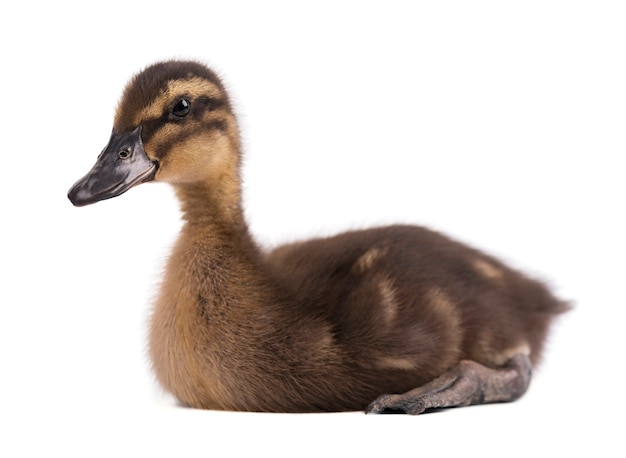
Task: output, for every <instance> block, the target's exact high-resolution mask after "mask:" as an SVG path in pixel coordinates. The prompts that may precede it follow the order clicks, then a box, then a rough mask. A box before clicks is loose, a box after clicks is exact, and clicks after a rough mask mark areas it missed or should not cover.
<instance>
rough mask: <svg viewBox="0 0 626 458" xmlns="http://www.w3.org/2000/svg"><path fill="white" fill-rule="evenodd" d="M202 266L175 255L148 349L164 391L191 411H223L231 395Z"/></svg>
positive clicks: (151, 328)
mask: <svg viewBox="0 0 626 458" xmlns="http://www.w3.org/2000/svg"><path fill="white" fill-rule="evenodd" d="M202 264H203V262H202V261H199V258H198V257H194V256H181V253H180V252H177V251H175V252H174V254H173V256H172V257H171V259H170V261H169V263H168V266H167V274H166V275H165V278H164V280H163V283H162V286H161V292H160V295H159V297H158V299H157V301H156V303H155V306H154V311H153V314H152V317H151V323H150V337H149V348H150V357H151V359H152V365H153V369H154V372H155V374H156V376H157V378H158V380H159V382H160V383H161V384H162V386H163V387H164V388H165V389H166V390H167V391H169V392H171V393H172V394H173V395H174V396H175V397H176V398H177V399H178V400H179V401H180V402H182V403H183V404H186V405H191V406H196V407H203V408H213V409H215V408H224V406H226V405H228V399H227V395H226V393H227V390H226V389H225V388H224V387H223V384H222V383H220V380H221V379H222V378H223V377H221V374H220V369H219V368H220V365H219V363H218V360H219V355H218V353H219V348H218V347H217V345H218V341H219V336H216V335H215V332H216V329H215V326H213V324H212V322H211V320H209V319H208V318H207V315H206V314H207V308H208V307H209V305H210V304H209V302H210V301H211V298H210V297H206V296H207V294H206V292H205V291H204V290H205V289H206V284H205V283H206V278H203V277H202V276H203V275H206V273H201V268H202Z"/></svg>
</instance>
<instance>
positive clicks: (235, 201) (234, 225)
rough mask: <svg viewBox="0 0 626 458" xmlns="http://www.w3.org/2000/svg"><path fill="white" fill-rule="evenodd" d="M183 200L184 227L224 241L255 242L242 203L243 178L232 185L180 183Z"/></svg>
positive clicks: (181, 199)
mask: <svg viewBox="0 0 626 458" xmlns="http://www.w3.org/2000/svg"><path fill="white" fill-rule="evenodd" d="M175 190H176V194H177V196H178V198H179V200H180V204H181V210H182V214H183V215H182V217H183V220H184V221H185V226H184V228H183V230H184V231H187V232H188V233H189V234H194V235H196V236H202V238H203V239H205V240H206V237H204V236H210V239H213V240H215V241H216V242H217V243H219V244H220V245H233V244H234V245H239V244H244V245H246V248H249V247H251V246H254V242H253V241H252V238H251V236H250V234H249V231H248V225H247V223H246V221H245V218H244V213H243V209H242V206H241V190H240V184H239V180H233V183H231V185H230V186H229V187H224V186H222V187H218V188H214V187H213V186H211V185H210V184H208V183H190V184H180V185H177V186H176V187H175Z"/></svg>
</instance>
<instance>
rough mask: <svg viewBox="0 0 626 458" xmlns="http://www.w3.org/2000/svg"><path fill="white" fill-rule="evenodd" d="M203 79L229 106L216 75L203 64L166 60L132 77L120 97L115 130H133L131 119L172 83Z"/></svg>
mask: <svg viewBox="0 0 626 458" xmlns="http://www.w3.org/2000/svg"><path fill="white" fill-rule="evenodd" d="M194 77H199V78H203V79H205V80H207V81H209V82H211V83H212V84H214V85H215V86H216V87H217V88H218V89H219V90H220V92H222V93H223V94H224V100H222V104H224V103H225V104H228V99H227V98H226V97H227V96H226V92H225V90H224V86H223V85H222V82H221V81H220V79H219V78H218V76H217V75H216V74H215V73H214V72H213V71H212V70H210V69H209V68H207V67H205V66H204V65H202V64H200V63H198V62H193V61H167V62H159V63H156V64H153V65H151V66H149V67H147V68H146V69H144V70H143V71H142V72H140V73H138V74H137V75H135V76H134V77H133V79H132V80H131V81H130V83H129V84H128V86H126V89H125V91H124V94H123V95H122V102H121V104H120V107H119V109H118V114H119V118H118V119H117V127H118V129H119V130H120V131H125V130H128V129H133V128H135V127H136V126H133V125H132V123H133V118H134V116H135V115H136V114H137V113H138V112H139V111H141V110H142V109H143V108H145V107H147V106H148V105H149V104H150V103H152V102H153V101H154V100H156V99H157V98H158V97H159V96H160V95H161V94H163V92H164V91H165V90H166V88H167V85H168V83H169V82H170V81H173V80H186V79H191V78H194Z"/></svg>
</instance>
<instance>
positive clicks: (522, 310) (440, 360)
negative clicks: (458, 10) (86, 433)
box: [70, 61, 567, 412]
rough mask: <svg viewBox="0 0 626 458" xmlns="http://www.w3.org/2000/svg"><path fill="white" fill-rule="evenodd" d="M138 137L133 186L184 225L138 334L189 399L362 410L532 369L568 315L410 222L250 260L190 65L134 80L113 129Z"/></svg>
mask: <svg viewBox="0 0 626 458" xmlns="http://www.w3.org/2000/svg"><path fill="white" fill-rule="evenodd" d="M138 128H139V132H140V133H139V134H137V135H140V138H139V139H137V136H136V137H133V138H135V142H136V144H141V146H142V147H143V151H142V152H145V156H146V157H147V160H146V163H148V161H149V163H150V164H152V165H151V167H152V169H150V171H149V172H146V173H148V175H149V177H148V178H145V177H146V175H145V174H143V175H141V180H143V181H148V180H150V179H154V180H155V181H163V182H168V183H170V184H172V185H173V186H174V188H175V191H176V195H177V196H178V198H179V200H180V202H181V208H182V212H183V217H184V221H185V222H184V226H183V228H182V231H181V234H180V237H179V239H178V242H177V243H176V245H175V247H174V250H173V253H172V255H171V257H170V258H169V261H168V263H167V267H166V274H165V278H164V280H163V283H162V286H161V292H160V295H159V297H158V300H157V301H156V305H155V308H154V312H153V314H152V317H151V326H150V339H149V348H150V357H151V359H152V363H153V367H154V371H155V373H156V376H157V378H158V380H159V382H160V383H161V385H162V386H163V387H164V388H165V389H166V390H167V391H169V392H171V393H172V394H173V395H174V396H175V397H176V398H177V399H178V400H179V401H180V402H181V403H183V404H185V405H188V406H192V407H198V408H212V409H229V410H252V411H277V412H302V411H305V412H306V411H337V410H355V409H363V408H365V407H366V406H367V405H368V403H370V402H371V401H372V400H374V399H375V398H376V397H377V396H379V395H381V394H384V393H404V392H406V391H409V390H411V389H413V388H416V387H418V386H421V385H423V384H425V383H426V382H429V381H431V380H433V379H435V378H436V377H438V376H440V375H441V374H443V373H444V372H446V371H448V370H450V369H451V368H453V367H455V366H457V365H458V364H459V363H460V362H461V361H463V360H471V361H474V362H477V363H480V364H481V365H484V366H486V367H487V368H498V367H501V366H503V365H505V364H506V363H507V361H509V360H510V359H511V358H512V357H513V356H514V355H517V354H522V355H525V356H528V357H529V358H530V361H532V363H533V365H534V364H536V363H537V362H538V361H539V359H540V355H541V351H542V348H543V342H544V340H545V337H546V333H547V331H548V328H549V325H550V323H551V322H552V320H553V318H554V317H555V316H556V315H557V314H559V313H561V312H562V311H564V310H565V309H566V308H567V307H566V305H565V304H564V303H563V302H561V301H559V300H558V299H556V298H554V297H553V296H552V295H551V294H550V292H549V291H548V290H547V289H546V288H545V287H544V286H543V285H542V284H540V283H538V282H536V281H534V280H532V279H529V278H527V277H526V276H524V275H523V274H520V273H518V272H516V271H514V270H512V269H510V268H508V267H507V266H505V265H503V264H502V263H501V262H499V261H497V260H496V259H493V258H491V257H489V256H487V255H485V254H483V253H481V252H479V251H476V250H474V249H472V248H469V247H467V246H465V245H462V244H460V243H457V242H455V241H452V240H450V239H448V238H446V237H445V236H442V235H440V234H438V233H435V232H433V231H430V230H428V229H425V228H421V227H415V226H391V227H382V228H377V229H370V230H364V231H354V232H348V233H344V234H341V235H338V236H335V237H331V238H326V239H315V240H310V241H306V242H302V243H294V244H291V245H286V246H283V247H279V248H278V249H276V250H274V251H273V252H270V253H263V252H261V250H260V249H259V248H258V247H257V245H256V244H255V242H254V240H253V239H252V237H251V235H250V233H249V231H248V227H247V225H246V222H245V220H244V216H243V211H242V207H241V179H240V171H239V168H240V162H241V152H240V143H239V135H238V129H237V123H236V120H235V117H234V114H233V112H232V108H231V105H230V102H229V100H228V96H227V94H226V92H225V90H224V87H223V85H222V83H221V82H220V80H219V79H218V78H217V76H216V75H215V74H214V73H213V72H211V71H210V70H209V69H207V68H206V67H204V66H202V65H200V64H198V63H194V62H175V61H172V62H164V63H159V64H155V65H153V66H150V67H148V68H147V69H145V70H144V71H143V72H141V73H139V74H138V75H137V76H135V77H134V78H133V79H132V80H131V81H130V83H129V85H128V86H127V88H126V90H125V92H124V94H123V96H122V99H121V102H120V104H119V107H118V110H117V114H116V118H115V123H114V129H113V132H114V134H113V136H115V135H118V134H121V133H128V132H131V131H135V130H136V129H138ZM124 135H130V134H124ZM113 136H112V138H113ZM137 148H138V149H137V151H139V150H140V148H139V147H137ZM118 149H119V148H118ZM133 151H134V150H133ZM116 154H117V153H116ZM119 154H121V153H119ZM119 157H123V158H124V159H126V157H125V156H119ZM116 160H118V161H119V160H120V159H119V158H118V159H116ZM84 180H85V179H83V182H79V183H77V185H75V188H73V189H72V191H70V198H71V199H72V200H73V202H75V203H76V204H77V205H84V204H86V203H91V202H93V201H95V200H100V199H101V198H107V197H113V196H114V195H117V194H119V193H121V192H124V191H125V190H126V189H123V190H122V191H121V192H119V190H116V191H115V193H113V191H108V194H106V195H104V197H102V196H99V197H98V198H96V199H94V198H90V196H88V195H87V194H88V193H87V192H85V191H84V189H85V186H86V185H85V184H84ZM138 180H139V178H138ZM129 183H130V181H129ZM134 184H137V183H136V182H132V183H130V185H129V186H128V187H130V186H132V185H134ZM89 186H91V187H92V188H94V189H95V188H96V185H93V184H90V185H89ZM79 188H80V189H79ZM116 189H117V188H116ZM81 193H82V194H81ZM116 193H117V194H116ZM459 405H460V404H459Z"/></svg>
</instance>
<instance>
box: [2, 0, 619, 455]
mask: <svg viewBox="0 0 626 458" xmlns="http://www.w3.org/2000/svg"><path fill="white" fill-rule="evenodd" d="M17 3H18V2H8V3H7V2H5V4H3V6H2V7H0V10H1V11H0V23H1V24H0V25H1V27H0V46H1V47H2V70H1V71H0V83H1V84H0V89H1V90H2V109H1V110H0V126H1V129H2V136H1V139H0V164H1V168H0V170H1V172H0V173H1V178H0V199H1V204H2V212H3V217H2V232H1V237H0V250H1V251H0V263H1V271H0V274H1V278H2V283H1V286H0V368H1V369H0V370H1V373H0V403H1V404H0V422H1V423H2V424H1V425H0V426H1V428H0V436H1V439H0V455H2V456H7V457H8V456H172V455H178V456H238V455H242V454H246V453H247V454H251V453H254V454H264V453H266V452H271V453H273V454H275V455H285V456H300V455H304V456H321V455H322V454H323V455H325V456H333V455H335V454H337V455H338V454H339V453H343V454H345V453H349V456H359V455H360V456H363V455H365V456H367V455H369V454H372V455H374V454H376V455H381V454H383V453H385V454H387V453H390V454H394V455H396V454H398V455H399V454H402V455H408V456H412V455H415V456H418V455H423V454H425V453H435V452H436V453H440V454H443V455H444V456H452V455H453V454H459V453H466V452H470V453H472V456H473V455H478V454H483V455H486V456H497V455H498V456H499V455H506V456H528V455H529V454H531V453H532V454H533V455H538V456H548V453H558V454H559V456H565V454H567V453H572V452H580V453H583V454H590V453H593V456H624V453H625V446H624V443H623V438H622V437H621V436H623V432H624V426H623V425H624V423H623V419H622V417H621V416H622V415H623V412H624V408H625V407H626V405H624V397H623V390H624V389H623V385H624V375H625V374H624V372H625V371H624V354H623V353H624V350H625V349H626V345H625V343H626V342H625V338H624V333H623V331H622V328H623V323H624V320H625V318H626V314H625V312H624V310H625V309H626V293H625V292H624V290H625V287H624V284H625V283H624V273H625V266H624V257H625V256H626V249H625V246H626V244H625V243H624V239H623V236H624V233H625V232H626V223H625V218H624V197H625V191H626V185H625V184H624V173H625V171H626V169H625V166H624V160H623V158H624V154H625V152H626V150H625V145H626V127H625V126H626V26H625V24H626V14H625V8H624V6H623V5H624V4H623V2H603V1H588V2H584V1H566V2H565V1H564V2H554V1H549V0H543V1H525V2H503V1H491V2H488V1H472V2H465V1H459V2H449V1H438V2H397V1H389V0H385V1H384V2H383V1H379V2H366V1H360V2H339V1H337V2H325V1H315V2H306V3H305V2H291V3H288V2H274V1H262V2H261V1H260V2H252V1H250V2H237V1H230V2H224V1H219V2H218V1H211V0H208V1H203V2H197V3H194V2H188V1H182V0H179V1H176V2H172V1H169V2H159V1H150V2H141V3H139V2H137V3H135V2H131V1H126V2H115V1H112V2H102V3H101V4H93V3H85V2H81V3H78V2H76V3H75V4H74V3H70V2H64V1H57V2H30V3H29V2H20V6H15V5H16V4H17ZM226 3H227V4H228V6H225V4H226ZM6 4H9V5H11V6H6ZM172 57H182V58H195V59H199V60H201V61H203V62H205V63H208V64H210V65H212V66H213V67H214V68H215V69H216V70H217V71H218V72H219V73H220V74H221V75H222V76H223V77H224V79H225V82H226V84H227V86H228V87H229V88H230V90H231V92H232V97H233V99H234V101H235V106H236V109H237V112H238V114H239V115H240V123H241V128H242V134H243V138H244V145H245V154H246V161H245V169H244V177H245V208H246V213H247V216H248V219H249V222H250V225H251V228H252V230H253V232H254V234H255V235H256V236H257V238H258V240H259V242H260V243H262V244H263V245H266V246H268V245H274V244H277V243H279V242H281V241H286V240H293V239H297V238H301V237H305V236H309V235H319V234H330V233H334V232H337V231H340V230H343V229H347V228H353V227H363V226H369V225H374V224H383V223H388V222H408V223H416V224H425V225H428V226H431V227H434V228H436V229H439V230H442V231H444V232H446V233H448V234H451V235H453V236H455V237H457V238H459V239H461V240H464V241H466V242H469V243H471V244H473V245H475V246H477V247H479V248H483V249H485V250H487V251H489V252H490V253H494V254H496V255H498V256H500V257H502V258H503V259H505V260H507V261H508V262H510V263H512V264H513V265H514V266H516V267H520V268H523V269H525V270H527V271H528V272H530V273H532V274H534V275H537V276H539V277H541V278H543V279H545V280H546V281H548V282H549V283H550V284H551V285H552V286H553V287H554V289H555V291H556V292H557V293H558V294H560V295H561V296H563V297H565V298H567V299H571V300H573V301H574V302H575V305H576V308H575V310H574V311H573V312H572V313H570V314H569V315H568V316H566V317H564V318H563V319H562V320H561V321H560V322H559V323H558V324H557V326H556V327H555V329H554V332H553V334H552V336H551V339H550V343H549V347H548V352H547V354H546V359H545V363H544V364H543V366H541V368H540V370H539V371H538V372H537V374H536V377H535V378H534V381H533V384H532V386H531V389H530V391H529V392H528V394H527V396H526V397H525V398H523V399H522V400H521V401H519V402H517V403H515V404H511V405H495V406H485V407H472V408H466V409H456V410H448V411H445V412H443V413H438V414H431V415H426V416H422V417H408V416H397V415H396V416H389V415H386V416H365V415H363V414H361V413H344V414H326V415H261V414H249V413H224V412H206V411H194V410H190V409H182V408H178V407H176V406H175V405H174V403H173V402H172V401H171V400H170V399H169V398H168V397H167V396H164V395H163V394H162V393H161V392H160V390H159V389H158V388H157V387H156V386H155V384H154V382H153V379H152V376H151V374H150V371H149V366H148V363H147V361H146V359H145V327H146V326H145V323H146V319H147V316H148V313H149V309H150V303H151V300H152V298H153V297H154V295H155V290H156V285H157V282H158V279H159V277H160V274H161V269H162V266H163V262H164V259H165V258H166V256H167V253H168V250H169V247H170V246H171V244H172V241H173V240H174V238H175V236H176V233H177V230H178V227H179V224H180V223H179V219H178V209H177V204H176V202H175V201H174V199H173V196H172V193H171V190H170V189H169V188H168V187H167V186H166V185H157V184H150V185H143V186H140V187H138V188H135V189H133V190H131V191H130V192H128V193H127V194H125V195H123V196H121V197H118V198H116V199H112V200H109V201H106V202H101V203H98V204H96V205H93V206H90V207H85V208H81V209H77V208H74V207H72V206H71V204H70V203H69V201H68V200H67V199H66V193H67V190H68V189H69V187H70V186H71V185H72V184H73V183H74V182H75V181H76V180H77V179H78V178H80V177H81V176H82V175H83V174H84V173H86V172H87V170H88V169H89V168H90V167H91V165H92V163H93V162H94V161H95V158H96V156H97V155H98V153H99V152H100V150H101V149H102V147H103V146H104V145H105V143H106V142H107V140H108V136H109V132H110V129H111V123H112V118H113V113H114V108H115V105H116V103H117V100H118V97H119V95H120V93H121V91H122V89H123V86H124V84H125V83H126V81H127V79H128V78H129V77H130V76H131V75H132V74H133V73H135V72H136V71H139V70H140V69H141V68H142V67H144V66H145V65H147V64H149V63H151V62H153V61H155V60H159V59H166V58H172ZM620 424H621V426H620ZM542 449H548V450H547V451H545V450H544V451H543V452H541V450H542ZM538 451H539V452H538Z"/></svg>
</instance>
